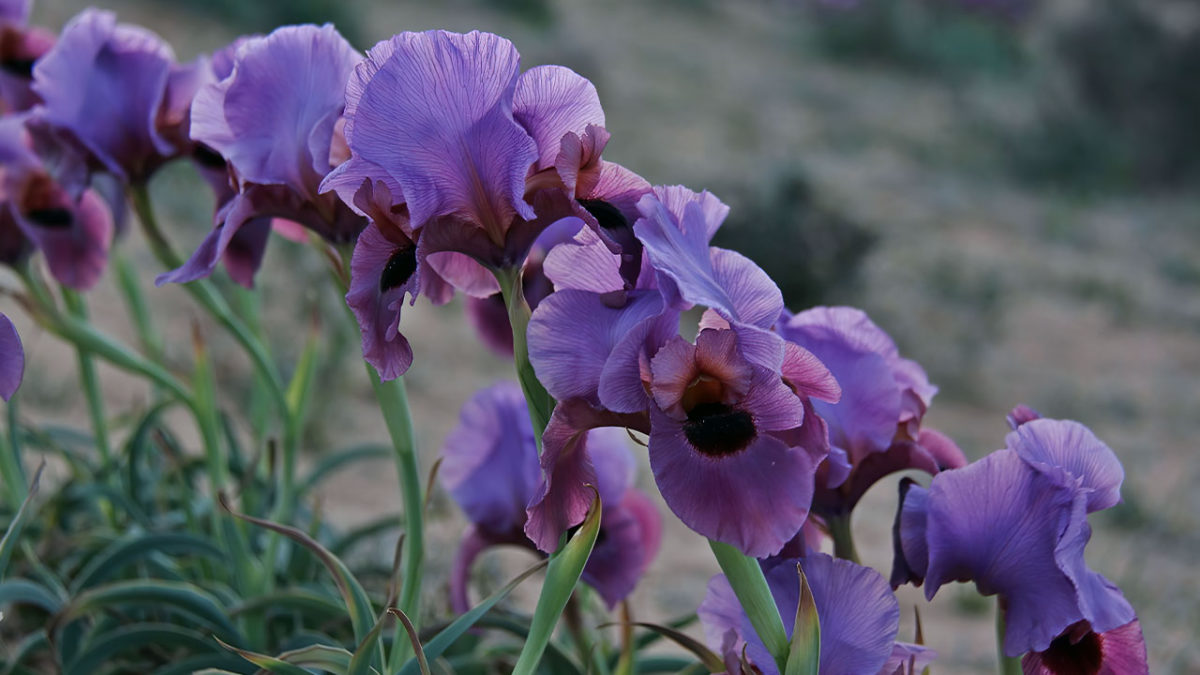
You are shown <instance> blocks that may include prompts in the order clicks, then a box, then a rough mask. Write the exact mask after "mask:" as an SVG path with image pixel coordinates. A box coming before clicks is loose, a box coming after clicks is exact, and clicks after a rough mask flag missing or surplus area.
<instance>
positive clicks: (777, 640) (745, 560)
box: [708, 539, 789, 673]
mask: <svg viewBox="0 0 1200 675" xmlns="http://www.w3.org/2000/svg"><path fill="white" fill-rule="evenodd" d="M708 545H709V547H710V548H712V552H713V556H714V557H716V559H717V564H719V565H720V566H721V571H722V572H724V573H725V578H726V579H728V580H729V585H730V586H731V587H733V593H734V595H736V596H737V599H738V602H739V603H741V605H742V609H744V610H745V611H746V616H747V617H749V619H750V625H752V626H754V631H755V632H756V633H758V637H759V638H760V639H761V640H762V642H763V645H765V646H766V648H767V651H768V652H770V653H771V656H772V657H774V658H775V664H776V665H777V666H778V667H779V672H781V673H783V672H787V658H788V650H789V644H788V637H787V631H786V630H784V628H783V619H782V618H781V617H780V616H779V608H778V607H776V606H775V598H774V597H773V596H772V595H771V589H770V587H768V586H767V578H766V577H765V576H763V571H762V567H760V566H759V564H758V561H757V560H755V559H754V558H750V557H748V556H746V555H743V554H742V552H741V551H739V550H737V549H736V548H734V547H732V546H730V545H729V544H723V543H721V542H719V541H714V540H712V539H709V540H708Z"/></svg>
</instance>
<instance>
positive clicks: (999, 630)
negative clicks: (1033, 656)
mask: <svg viewBox="0 0 1200 675" xmlns="http://www.w3.org/2000/svg"><path fill="white" fill-rule="evenodd" d="M1006 631H1007V629H1006V627H1005V623H1004V607H1003V605H1002V603H1001V602H1000V599H999V598H997V599H996V656H997V658H998V659H999V661H998V664H997V665H998V666H999V672H1000V675H1021V673H1023V672H1024V670H1023V669H1022V668H1021V657H1019V656H1006V655H1005V654H1004V635H1005V633H1006Z"/></svg>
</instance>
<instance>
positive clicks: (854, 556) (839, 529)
mask: <svg viewBox="0 0 1200 675" xmlns="http://www.w3.org/2000/svg"><path fill="white" fill-rule="evenodd" d="M825 524H826V525H827V526H828V527H829V537H830V538H831V539H833V555H834V557H837V558H841V559H843V560H849V561H850V562H852V563H854V564H856V565H857V564H860V563H859V561H858V549H856V548H855V547H854V533H853V532H852V531H851V530H850V514H849V513H847V514H845V515H839V516H830V517H829V518H827V519H826V522H825Z"/></svg>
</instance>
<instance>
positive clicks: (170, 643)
mask: <svg viewBox="0 0 1200 675" xmlns="http://www.w3.org/2000/svg"><path fill="white" fill-rule="evenodd" d="M146 647H154V648H155V649H161V648H163V647H181V648H185V649H189V650H191V651H195V652H212V651H216V650H217V647H216V645H214V644H213V643H212V641H211V640H209V639H208V638H206V637H205V636H204V635H201V634H200V633H199V632H197V631H194V630H190V629H187V628H181V627H179V626H173V625H170V624H161V623H134V624H126V625H123V626H119V627H117V628H115V629H113V630H111V631H107V632H105V633H102V634H100V635H96V636H93V637H92V638H91V639H90V640H89V641H88V643H87V648H86V649H85V650H84V651H83V652H82V653H80V654H79V655H78V656H76V657H75V658H74V659H72V660H71V662H70V663H68V664H67V667H66V668H64V669H63V673H64V675H92V674H93V673H96V672H99V671H100V668H101V666H102V665H103V664H104V663H105V662H106V661H108V660H109V659H110V658H112V657H113V656H116V655H117V654H120V653H122V652H125V651H129V650H134V649H142V648H146ZM305 675H310V674H308V673H305Z"/></svg>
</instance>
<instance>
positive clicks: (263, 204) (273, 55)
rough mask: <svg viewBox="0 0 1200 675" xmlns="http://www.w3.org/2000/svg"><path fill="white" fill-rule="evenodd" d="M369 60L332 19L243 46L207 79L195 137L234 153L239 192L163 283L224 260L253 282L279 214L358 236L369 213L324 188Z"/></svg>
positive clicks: (335, 237) (203, 272) (328, 235)
mask: <svg viewBox="0 0 1200 675" xmlns="http://www.w3.org/2000/svg"><path fill="white" fill-rule="evenodd" d="M222 58H223V59H226V58H227V57H226V56H223V57H222ZM361 60H362V56H361V55H360V54H359V53H358V52H357V51H355V50H354V48H353V47H352V46H351V45H350V43H348V42H346V40H345V38H343V37H342V36H341V35H339V34H338V32H337V31H336V30H335V29H334V28H333V26H331V25H325V26H322V27H317V26H312V25H304V26H285V27H283V28H279V29H276V30H275V31H274V32H272V33H271V34H270V35H268V36H266V37H256V38H249V39H247V40H245V41H244V42H243V43H242V44H240V45H239V46H238V47H237V48H236V52H235V55H234V57H233V66H232V71H231V73H230V74H229V76H228V77H225V78H224V79H221V80H219V81H215V82H210V83H208V84H206V85H205V86H204V87H202V88H201V89H200V91H199V92H198V93H197V94H196V97H195V100H194V102H193V103H192V107H191V138H192V139H193V140H194V141H196V142H198V143H201V144H203V146H204V147H206V148H209V149H211V150H213V151H214V152H215V153H217V154H219V155H220V156H221V157H224V158H225V159H226V160H228V162H229V167H230V172H231V174H232V180H233V183H232V185H233V187H234V188H235V189H236V195H234V196H233V197H232V198H231V199H229V201H228V202H226V203H225V204H224V205H223V206H222V207H221V208H220V209H219V210H218V212H217V216H216V218H215V220H216V228H215V229H214V230H213V231H212V233H210V234H209V236H208V237H207V238H206V239H205V240H204V242H203V243H201V244H200V247H199V248H198V249H197V250H196V252H195V253H194V254H193V255H192V257H191V259H190V260H188V261H187V262H186V263H185V264H184V265H183V266H182V267H180V268H179V269H177V270H174V271H171V272H168V273H166V274H163V275H162V276H160V277H159V279H158V283H160V284H161V283H167V282H175V283H184V282H188V281H192V280H195V279H199V278H201V277H205V276H208V275H209V274H211V273H212V270H213V269H214V268H215V267H216V264H217V262H218V261H220V260H222V259H224V261H225V263H226V268H227V269H228V270H229V272H230V275H231V276H232V277H233V278H234V280H235V281H237V282H238V283H240V284H242V285H244V286H250V285H251V284H252V283H253V277H254V273H255V271H257V269H258V266H259V264H260V263H261V261H262V256H263V253H264V251H265V247H266V242H267V236H268V235H269V234H270V230H271V219H272V218H283V219H287V220H290V221H294V222H296V223H299V224H301V225H303V226H304V227H307V228H308V229H310V230H312V231H314V232H316V233H317V234H319V235H320V236H322V237H324V238H325V239H327V240H329V241H331V242H334V243H343V242H349V241H353V240H354V238H355V237H357V236H358V234H359V233H360V232H361V231H362V229H363V227H364V225H365V224H366V221H365V220H364V219H363V217H362V216H361V215H360V214H359V213H356V212H355V211H354V210H353V208H352V207H351V206H349V205H347V204H345V203H343V202H342V201H340V200H339V199H338V198H337V196H336V195H332V194H321V189H320V186H321V181H322V180H324V178H325V176H326V175H328V174H329V172H330V171H331V170H332V169H333V168H334V167H336V166H337V165H338V164H340V163H342V162H343V161H344V160H345V159H346V157H347V156H348V153H347V151H346V147H345V140H344V138H343V137H342V134H341V132H340V130H339V124H340V120H341V115H342V110H343V108H344V105H345V98H344V93H343V92H344V91H345V87H346V82H347V80H348V79H349V78H350V73H351V72H352V71H353V70H354V67H355V65H357V64H358V63H359V62H360V61H361Z"/></svg>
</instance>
